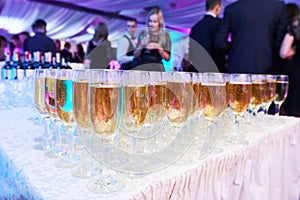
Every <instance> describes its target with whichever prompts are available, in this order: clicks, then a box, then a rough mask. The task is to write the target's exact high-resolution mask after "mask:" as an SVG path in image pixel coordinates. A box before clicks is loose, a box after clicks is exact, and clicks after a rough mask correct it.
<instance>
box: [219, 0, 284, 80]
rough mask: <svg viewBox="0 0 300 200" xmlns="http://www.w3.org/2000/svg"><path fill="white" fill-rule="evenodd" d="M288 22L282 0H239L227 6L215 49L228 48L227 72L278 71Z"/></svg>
mask: <svg viewBox="0 0 300 200" xmlns="http://www.w3.org/2000/svg"><path fill="white" fill-rule="evenodd" d="M286 25H287V17H286V10H285V6H284V3H283V1H277V0H264V1H262V0H240V1H236V2H234V3H232V4H230V5H228V6H227V7H226V8H225V12H224V18H223V20H222V22H221V25H220V28H219V31H218V33H217V37H216V41H215V42H216V48H218V49H221V50H224V51H229V54H228V66H227V72H228V73H251V74H253V73H256V74H269V73H275V71H276V69H275V65H276V63H275V58H276V56H277V57H278V55H279V54H278V53H279V48H280V44H281V41H282V39H283V36H284V33H285V28H286ZM229 35H230V36H231V42H229V41H228V37H229Z"/></svg>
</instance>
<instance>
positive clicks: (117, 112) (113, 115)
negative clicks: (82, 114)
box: [87, 70, 124, 193]
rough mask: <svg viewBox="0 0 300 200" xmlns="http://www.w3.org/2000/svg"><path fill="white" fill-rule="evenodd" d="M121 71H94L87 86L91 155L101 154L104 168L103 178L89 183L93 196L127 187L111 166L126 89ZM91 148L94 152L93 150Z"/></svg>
mask: <svg viewBox="0 0 300 200" xmlns="http://www.w3.org/2000/svg"><path fill="white" fill-rule="evenodd" d="M121 82H122V71H118V70H92V71H91V78H90V81H89V87H88V97H89V98H88V99H89V101H88V104H89V106H88V110H89V111H88V116H89V121H90V124H91V129H92V132H93V135H92V136H93V137H94V139H95V140H97V138H98V139H99V138H100V141H101V142H99V143H96V144H95V145H96V146H95V147H92V149H95V151H92V154H93V155H94V156H95V155H96V156H97V155H98V154H100V155H101V156H100V157H101V158H102V163H103V168H102V175H101V176H100V177H99V178H97V180H96V181H91V182H89V183H88V185H87V186H88V189H89V190H91V191H92V192H94V193H109V192H112V191H116V190H118V189H120V188H122V187H124V184H123V182H122V181H121V180H120V179H117V178H116V176H114V175H113V174H112V173H108V172H107V170H108V169H107V168H106V167H108V166H110V162H113V161H112V160H110V149H111V145H113V144H112V143H113V139H114V137H115V136H116V134H117V131H118V129H119V126H120V121H121V119H122V109H123V108H122V103H123V87H122V84H121ZM92 149H91V150H92Z"/></svg>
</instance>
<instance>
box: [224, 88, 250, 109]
mask: <svg viewBox="0 0 300 200" xmlns="http://www.w3.org/2000/svg"><path fill="white" fill-rule="evenodd" d="M251 93H252V86H251V83H230V84H229V86H228V92H227V94H228V95H227V96H228V97H229V98H228V99H229V104H230V109H231V110H232V111H233V112H234V113H236V114H241V113H243V112H245V111H246V110H247V108H248V106H249V103H250V100H251Z"/></svg>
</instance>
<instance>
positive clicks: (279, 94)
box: [274, 75, 289, 116]
mask: <svg viewBox="0 0 300 200" xmlns="http://www.w3.org/2000/svg"><path fill="white" fill-rule="evenodd" d="M276 78H277V79H276V80H277V82H276V96H275V99H274V104H275V116H279V114H280V107H281V105H282V103H283V102H284V101H285V99H286V97H287V94H288V88H289V77H288V76H287V75H277V76H276Z"/></svg>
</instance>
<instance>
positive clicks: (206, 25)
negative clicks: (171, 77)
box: [189, 0, 226, 72]
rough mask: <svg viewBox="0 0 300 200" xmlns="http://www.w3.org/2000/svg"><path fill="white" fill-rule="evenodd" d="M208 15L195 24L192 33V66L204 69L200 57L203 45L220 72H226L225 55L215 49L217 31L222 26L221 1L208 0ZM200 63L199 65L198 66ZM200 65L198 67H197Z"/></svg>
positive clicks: (206, 5)
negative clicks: (220, 16) (200, 48)
mask: <svg viewBox="0 0 300 200" xmlns="http://www.w3.org/2000/svg"><path fill="white" fill-rule="evenodd" d="M205 8H206V14H205V15H204V17H203V18H202V19H201V20H200V21H199V22H198V23H197V24H195V25H194V26H193V27H192V29H191V33H190V50H189V52H190V53H189V55H190V59H191V61H192V64H193V65H194V67H196V68H202V64H201V61H199V62H198V61H197V60H198V59H201V58H200V57H199V51H198V49H199V47H197V46H198V45H201V46H202V47H203V48H204V49H205V50H206V51H207V53H208V54H209V55H210V56H211V58H212V59H213V61H214V62H215V64H216V65H217V68H218V70H219V71H220V72H225V71H226V70H225V54H224V53H223V52H222V51H218V50H216V48H215V44H214V41H215V38H216V35H217V30H218V28H219V26H220V24H221V19H219V18H218V17H219V15H220V13H221V8H222V7H221V0H207V1H206V4H205ZM198 63H199V64H198ZM196 65H198V66H196Z"/></svg>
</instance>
